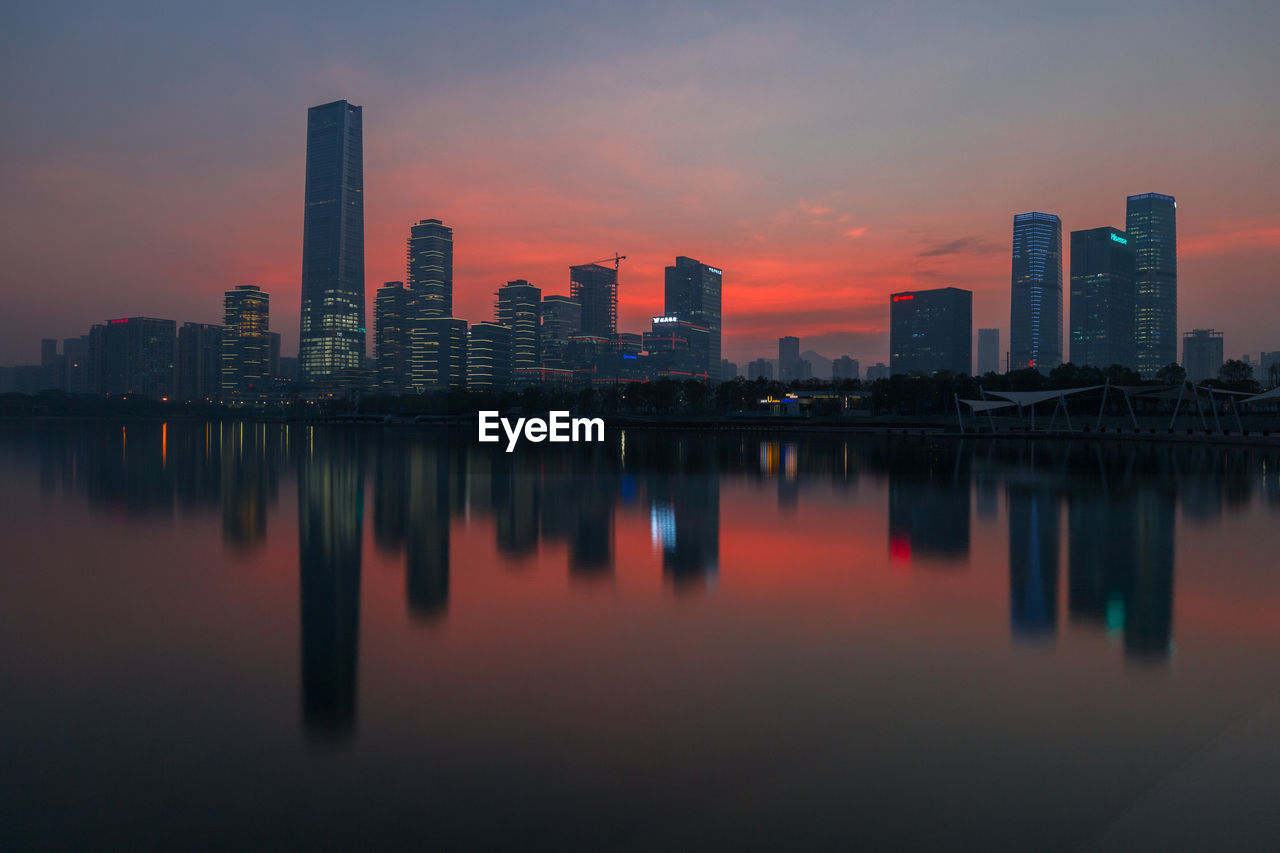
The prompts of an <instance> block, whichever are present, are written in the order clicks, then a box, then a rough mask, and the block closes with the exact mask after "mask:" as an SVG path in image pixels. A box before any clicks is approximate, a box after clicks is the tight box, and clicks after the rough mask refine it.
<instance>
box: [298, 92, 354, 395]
mask: <svg viewBox="0 0 1280 853" xmlns="http://www.w3.org/2000/svg"><path fill="white" fill-rule="evenodd" d="M363 151H364V142H363V134H362V130H361V113H360V107H357V106H354V105H352V104H349V103H347V102H346V101H334V102H333V103H331V104H324V105H323V106H318V107H312V108H311V109H310V110H308V111H307V180H306V206H305V208H304V211H303V220H302V333H301V337H300V341H299V347H298V361H299V370H300V372H301V374H302V378H303V379H304V380H307V381H324V380H331V379H335V378H337V377H338V375H339V374H341V373H342V372H343V371H347V370H353V369H356V368H360V367H362V366H363V361H364V355H365V325H364V154H363Z"/></svg>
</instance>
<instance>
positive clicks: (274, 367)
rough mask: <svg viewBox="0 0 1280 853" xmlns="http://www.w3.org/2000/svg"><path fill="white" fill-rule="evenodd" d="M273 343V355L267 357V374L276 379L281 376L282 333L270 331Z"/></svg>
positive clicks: (271, 345) (269, 334)
mask: <svg viewBox="0 0 1280 853" xmlns="http://www.w3.org/2000/svg"><path fill="white" fill-rule="evenodd" d="M267 334H268V337H269V338H270V341H271V344H270V347H271V355H270V357H269V358H268V359H267V376H268V377H270V378H272V379H275V378H277V377H279V376H280V333H279V332H268V333H267Z"/></svg>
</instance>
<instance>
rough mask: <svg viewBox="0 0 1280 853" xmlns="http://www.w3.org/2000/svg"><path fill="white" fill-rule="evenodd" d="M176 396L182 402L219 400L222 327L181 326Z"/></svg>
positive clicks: (207, 325) (201, 324)
mask: <svg viewBox="0 0 1280 853" xmlns="http://www.w3.org/2000/svg"><path fill="white" fill-rule="evenodd" d="M176 393H177V397H178V399H179V400H181V401H183V402H185V403H191V402H198V401H207V402H212V403H216V402H218V401H219V400H221V399H222V327H221V326H219V325H216V324H213V323H183V324H182V328H180V329H178V377H177V388H176Z"/></svg>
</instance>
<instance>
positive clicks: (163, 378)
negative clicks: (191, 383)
mask: <svg viewBox="0 0 1280 853" xmlns="http://www.w3.org/2000/svg"><path fill="white" fill-rule="evenodd" d="M99 330H100V331H99ZM95 333H96V334H98V335H100V336H101V337H100V344H99V345H98V346H97V347H93V342H92V338H93V336H94V335H95ZM89 334H90V338H91V349H96V350H97V353H94V352H91V353H90V360H91V361H93V360H94V358H93V357H94V355H95V354H96V355H98V356H99V359H98V360H99V361H100V363H101V373H100V374H99V375H100V376H101V377H102V379H101V382H102V385H101V389H102V392H103V393H105V394H122V395H123V394H137V395H140V396H144V397H153V398H156V399H161V398H167V397H169V396H171V395H172V394H173V380H174V357H173V356H174V342H175V339H176V337H177V323H175V322H174V321H173V320H157V319H156V318H154V317H121V318H119V319H116V320H109V321H107V324H106V326H95V327H94V328H93V329H91V330H90V333H89Z"/></svg>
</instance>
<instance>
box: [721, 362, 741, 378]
mask: <svg viewBox="0 0 1280 853" xmlns="http://www.w3.org/2000/svg"><path fill="white" fill-rule="evenodd" d="M737 378H738V365H736V364H734V363H733V362H732V361H730V360H729V359H727V358H722V359H720V381H721V382H730V381H732V380H734V379H737Z"/></svg>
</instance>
